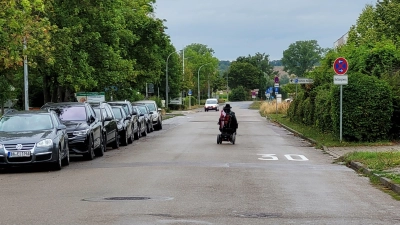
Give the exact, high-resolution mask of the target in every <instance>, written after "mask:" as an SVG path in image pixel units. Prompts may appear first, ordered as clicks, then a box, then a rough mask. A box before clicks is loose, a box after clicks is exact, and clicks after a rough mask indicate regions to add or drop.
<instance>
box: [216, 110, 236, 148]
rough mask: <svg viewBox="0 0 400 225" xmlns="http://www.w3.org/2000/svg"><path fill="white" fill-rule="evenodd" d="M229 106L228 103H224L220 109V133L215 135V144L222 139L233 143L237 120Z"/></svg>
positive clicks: (219, 142)
mask: <svg viewBox="0 0 400 225" xmlns="http://www.w3.org/2000/svg"><path fill="white" fill-rule="evenodd" d="M231 108H232V107H231V106H230V104H226V105H225V107H224V109H223V111H221V115H220V117H219V121H218V125H219V130H220V131H221V133H220V134H218V136H217V144H222V141H229V142H231V143H232V144H235V140H236V130H237V128H238V122H237V119H236V115H235V113H234V112H232V111H231Z"/></svg>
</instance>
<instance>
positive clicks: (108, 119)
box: [104, 116, 112, 121]
mask: <svg viewBox="0 0 400 225" xmlns="http://www.w3.org/2000/svg"><path fill="white" fill-rule="evenodd" d="M104 120H105V121H111V120H112V117H111V116H107V117H106V118H104Z"/></svg>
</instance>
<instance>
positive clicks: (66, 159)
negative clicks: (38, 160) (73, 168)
mask: <svg viewBox="0 0 400 225" xmlns="http://www.w3.org/2000/svg"><path fill="white" fill-rule="evenodd" d="M66 152H67V153H66V156H65V157H64V158H63V159H62V165H63V166H68V165H69V149H68V147H67V149H66Z"/></svg>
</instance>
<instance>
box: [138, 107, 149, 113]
mask: <svg viewBox="0 0 400 225" xmlns="http://www.w3.org/2000/svg"><path fill="white" fill-rule="evenodd" d="M138 107H139V109H140V111H141V112H142V113H147V108H146V106H138Z"/></svg>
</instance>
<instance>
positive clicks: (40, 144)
mask: <svg viewBox="0 0 400 225" xmlns="http://www.w3.org/2000/svg"><path fill="white" fill-rule="evenodd" d="M52 145H53V140H51V139H45V140H41V141H39V142H38V143H37V144H36V146H37V147H48V146H52Z"/></svg>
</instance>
